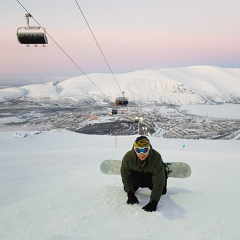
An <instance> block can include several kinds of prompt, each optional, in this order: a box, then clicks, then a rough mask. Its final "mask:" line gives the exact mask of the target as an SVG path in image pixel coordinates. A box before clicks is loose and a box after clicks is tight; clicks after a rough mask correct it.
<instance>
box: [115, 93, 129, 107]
mask: <svg viewBox="0 0 240 240" xmlns="http://www.w3.org/2000/svg"><path fill="white" fill-rule="evenodd" d="M122 94H123V96H122V97H117V98H116V100H115V104H116V106H119V105H120V106H127V105H128V98H126V97H124V92H122Z"/></svg>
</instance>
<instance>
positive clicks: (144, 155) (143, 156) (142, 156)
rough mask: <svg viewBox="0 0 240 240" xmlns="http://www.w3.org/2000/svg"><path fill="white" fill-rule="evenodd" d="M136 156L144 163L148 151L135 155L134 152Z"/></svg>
mask: <svg viewBox="0 0 240 240" xmlns="http://www.w3.org/2000/svg"><path fill="white" fill-rule="evenodd" d="M136 154H137V156H138V158H139V159H140V160H141V161H144V160H145V159H146V158H147V156H148V154H149V151H147V152H146V153H137V152H136Z"/></svg>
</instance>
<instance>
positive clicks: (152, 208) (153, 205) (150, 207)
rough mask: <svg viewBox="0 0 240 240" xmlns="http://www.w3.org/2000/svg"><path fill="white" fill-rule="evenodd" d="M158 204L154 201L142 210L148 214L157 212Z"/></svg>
mask: <svg viewBox="0 0 240 240" xmlns="http://www.w3.org/2000/svg"><path fill="white" fill-rule="evenodd" d="M157 205H158V202H156V201H154V200H152V202H151V201H150V202H149V203H148V204H147V205H146V206H144V207H143V208H142V209H143V210H144V211H146V212H155V211H156V210H157Z"/></svg>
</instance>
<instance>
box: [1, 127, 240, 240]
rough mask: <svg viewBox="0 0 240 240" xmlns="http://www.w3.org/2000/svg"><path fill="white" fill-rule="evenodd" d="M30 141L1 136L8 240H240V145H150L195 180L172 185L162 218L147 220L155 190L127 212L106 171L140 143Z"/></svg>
mask: <svg viewBox="0 0 240 240" xmlns="http://www.w3.org/2000/svg"><path fill="white" fill-rule="evenodd" d="M21 134H24V133H21ZM28 134H29V137H28V138H21V137H20V138H15V136H16V134H15V133H14V132H5V133H0V150H1V156H0V212H1V218H0V239H4V240H5V239H11V240H15V239H16V240H17V239H34V240H43V239H48V240H63V239H64V240H65V239H70V240H76V239H104V240H105V239H106V240H108V239H120V240H122V239H124V240H125V239H127V240H129V239H131V240H139V239H168V240H178V239H179V240H180V239H181V240H182V239H186V240H208V239H209V240H222V239H226V240H229V239H232V240H238V239H240V230H239V227H238V225H239V223H238V222H239V221H238V216H239V214H238V210H239V202H240V190H239V186H238V184H239V181H240V175H239V167H240V160H239V159H240V149H239V142H238V141H234V140H229V141H208V140H205V141H204V140H203V141H202V140H198V141H197V140H195V141H194V140H167V139H160V138H156V137H150V141H151V143H152V145H153V147H154V148H155V149H157V150H158V151H159V152H160V153H161V155H162V157H163V160H164V161H170V160H171V161H184V162H187V163H188V164H189V165H190V166H191V168H192V175H191V176H190V177H189V178H187V179H174V178H169V180H168V193H167V195H165V196H162V198H161V200H160V202H159V205H158V208H157V212H154V213H147V212H144V211H143V210H142V209H141V208H142V207H143V206H144V205H145V204H147V203H148V201H149V195H150V190H148V189H140V190H139V191H138V192H137V193H136V196H137V197H138V199H139V202H140V203H139V204H137V205H133V206H131V205H127V204H126V193H125V192H124V191H123V188H122V182H121V177H120V176H107V175H103V174H102V173H101V172H100V170H99V166H100V163H101V162H102V161H103V160H104V159H121V158H122V156H123V155H124V153H125V152H126V151H128V150H129V149H130V148H131V146H132V144H133V141H134V139H135V138H136V136H123V137H118V148H116V146H115V138H114V137H111V136H89V135H83V134H76V133H73V132H68V131H66V130H60V131H51V132H42V133H41V134H38V135H34V134H33V133H31V132H30V133H29V132H28ZM31 134H32V135H31ZM183 144H185V145H186V147H185V149H184V150H182V145H183ZM13 149H14V151H13Z"/></svg>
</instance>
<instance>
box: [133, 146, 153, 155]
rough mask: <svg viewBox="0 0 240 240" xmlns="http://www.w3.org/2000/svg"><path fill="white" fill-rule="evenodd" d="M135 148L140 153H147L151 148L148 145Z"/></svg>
mask: <svg viewBox="0 0 240 240" xmlns="http://www.w3.org/2000/svg"><path fill="white" fill-rule="evenodd" d="M134 150H135V152H136V153H139V154H146V153H147V152H148V151H149V150H150V146H148V147H142V148H141V147H134Z"/></svg>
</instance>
